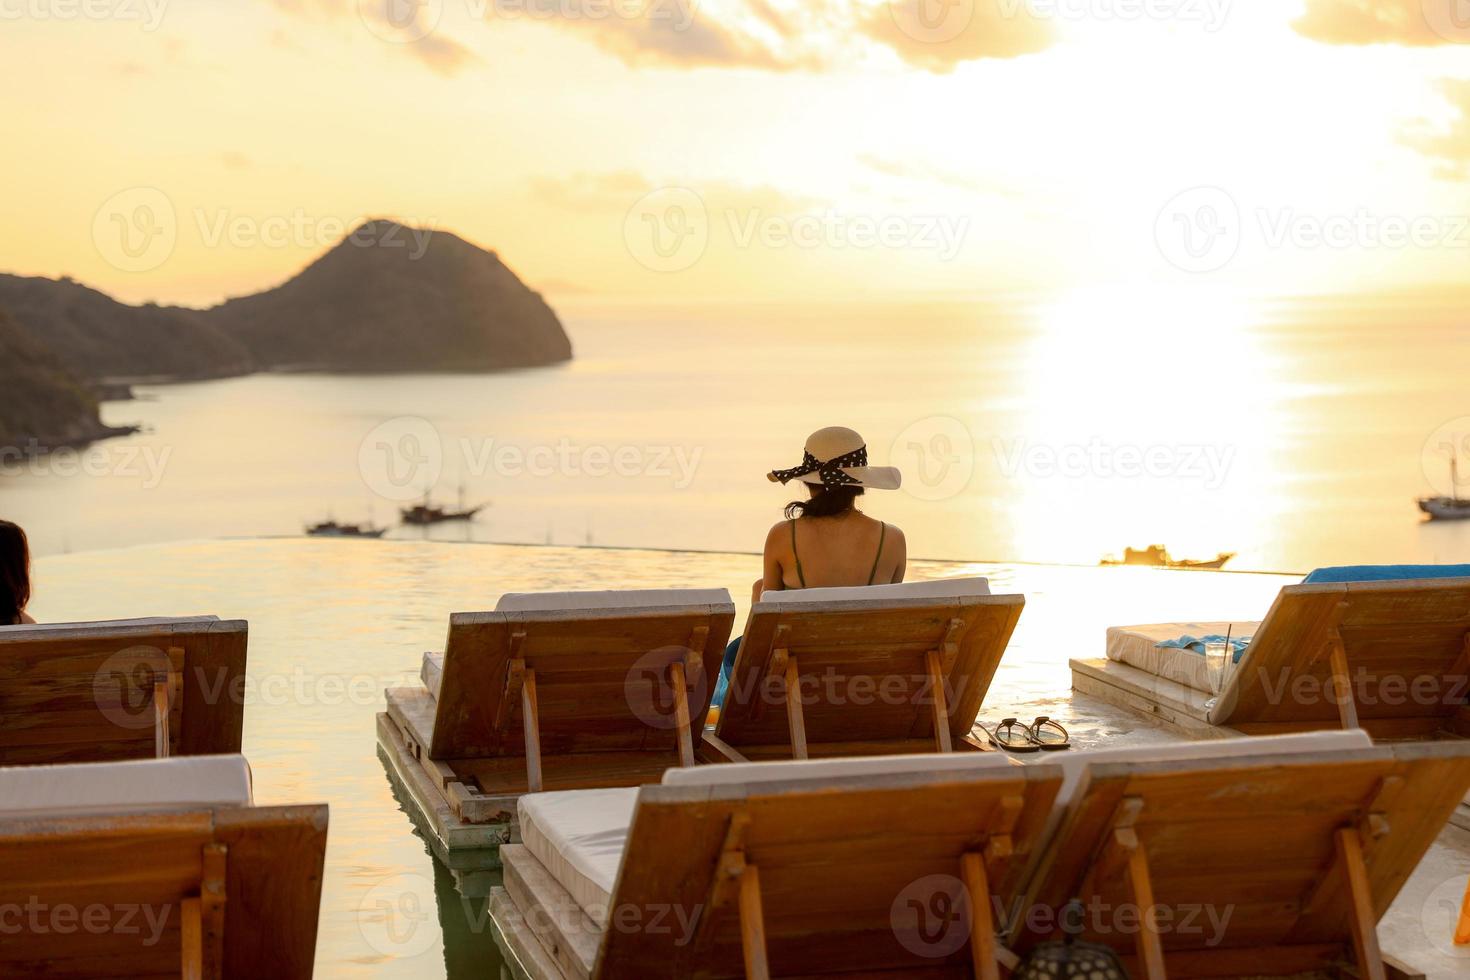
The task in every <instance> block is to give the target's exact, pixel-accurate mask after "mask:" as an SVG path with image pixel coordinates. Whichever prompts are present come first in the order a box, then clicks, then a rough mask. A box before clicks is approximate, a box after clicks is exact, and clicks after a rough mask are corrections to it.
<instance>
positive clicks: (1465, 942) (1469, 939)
mask: <svg viewBox="0 0 1470 980" xmlns="http://www.w3.org/2000/svg"><path fill="white" fill-rule="evenodd" d="M1455 945H1456V946H1470V884H1467V885H1466V886H1465V901H1464V903H1463V904H1461V906H1460V924H1459V926H1458V927H1457V928H1456V929H1455Z"/></svg>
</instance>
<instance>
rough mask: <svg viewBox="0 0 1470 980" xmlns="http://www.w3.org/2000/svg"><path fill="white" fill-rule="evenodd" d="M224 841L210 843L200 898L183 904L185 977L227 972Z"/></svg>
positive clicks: (215, 978) (214, 978) (204, 979)
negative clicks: (222, 842) (221, 842)
mask: <svg viewBox="0 0 1470 980" xmlns="http://www.w3.org/2000/svg"><path fill="white" fill-rule="evenodd" d="M226 853H227V852H226V849H225V845H223V844H206V845H204V850H203V853H202V855H201V864H202V867H203V874H202V876H201V880H200V884H199V895H198V897H197V898H186V899H184V900H183V901H182V902H180V903H179V957H180V968H181V969H180V975H181V976H182V977H183V980H221V978H223V977H224V975H225V857H226Z"/></svg>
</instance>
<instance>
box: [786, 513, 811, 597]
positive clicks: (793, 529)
mask: <svg viewBox="0 0 1470 980" xmlns="http://www.w3.org/2000/svg"><path fill="white" fill-rule="evenodd" d="M786 523H788V524H790V525H791V557H792V558H795V559H796V580H797V581H798V582H800V583H801V587H802V588H803V589H804V588H806V575H805V574H803V573H802V570H801V555H799V554H797V551H796V521H795V520H790V521H787V522H786Z"/></svg>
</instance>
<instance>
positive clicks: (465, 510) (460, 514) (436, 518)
mask: <svg viewBox="0 0 1470 980" xmlns="http://www.w3.org/2000/svg"><path fill="white" fill-rule="evenodd" d="M488 506H490V505H489V504H477V505H476V506H474V507H466V506H465V503H464V487H463V486H461V487H460V488H459V507H458V509H457V510H447V509H445V508H443V507H439V506H436V505H435V504H433V503H432V502H431V501H430V496H429V494H428V493H425V494H424V500H423V502H422V503H418V504H414V505H413V506H412V507H404V508H402V509H401V510H400V511H399V514H400V515H401V516H402V517H403V523H405V524H412V525H414V526H415V527H428V526H429V525H431V524H447V523H449V522H451V521H472V520H474V519H475V517H476V515H478V514H479V513H480V511H482V510H484V509H485V508H486V507H488Z"/></svg>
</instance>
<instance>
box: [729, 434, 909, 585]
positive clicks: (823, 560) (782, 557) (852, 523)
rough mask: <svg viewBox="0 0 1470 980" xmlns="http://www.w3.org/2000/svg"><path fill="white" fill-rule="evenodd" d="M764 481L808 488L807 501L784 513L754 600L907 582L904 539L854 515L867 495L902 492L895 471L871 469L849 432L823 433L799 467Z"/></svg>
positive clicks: (770, 539) (858, 439) (770, 537)
mask: <svg viewBox="0 0 1470 980" xmlns="http://www.w3.org/2000/svg"><path fill="white" fill-rule="evenodd" d="M767 477H768V478H769V479H770V480H772V481H774V482H776V483H781V484H787V483H791V482H793V481H795V482H797V483H800V484H802V485H803V486H805V487H806V491H807V499H806V500H793V501H792V502H791V503H790V504H788V505H787V507H786V520H785V521H784V522H782V523H781V524H778V525H776V526H775V527H773V528H771V531H770V533H769V534H767V535H766V546H765V569H764V572H763V574H762V576H761V581H760V582H759V583H758V584H757V587H756V590H755V592H756V594H757V595H759V594H761V593H763V592H765V591H766V590H768V589H809V588H822V587H833V586H859V585H883V584H888V583H891V582H901V581H903V575H904V566H905V564H906V561H907V553H908V545H907V543H906V542H905V540H904V536H903V532H902V531H900V530H899V529H898V528H896V527H894V526H893V525H892V524H888V523H886V522H883V521H879V520H874V519H873V518H871V517H868V516H867V515H866V514H863V513H862V512H860V511H859V510H858V509H857V500H858V498H859V497H861V496H863V495H864V494H866V493H867V492H868V491H869V490H897V489H898V488H899V486H900V485H901V484H902V482H903V480H902V477H901V476H900V475H899V472H898V470H897V469H895V468H894V467H892V466H874V465H872V464H871V463H869V462H868V446H867V443H866V442H864V441H863V437H862V436H861V435H859V434H858V433H856V432H854V431H853V430H852V429H848V428H845V427H843V426H832V427H830V428H826V429H818V430H817V431H816V432H813V433H812V434H811V435H810V436H809V437H807V440H806V446H805V447H804V450H803V452H802V460H801V463H800V464H799V465H797V466H793V467H791V468H790V469H785V470H773V471H771V472H770V473H768V474H767Z"/></svg>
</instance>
